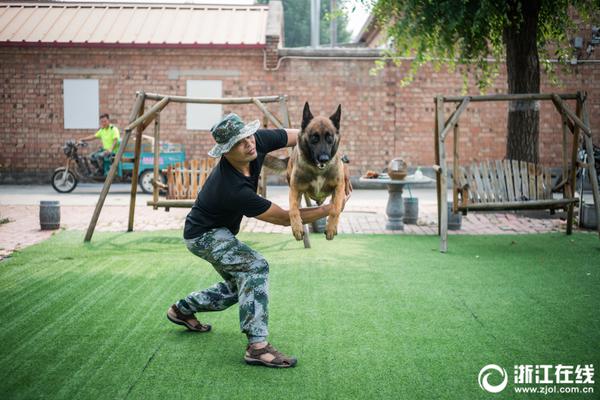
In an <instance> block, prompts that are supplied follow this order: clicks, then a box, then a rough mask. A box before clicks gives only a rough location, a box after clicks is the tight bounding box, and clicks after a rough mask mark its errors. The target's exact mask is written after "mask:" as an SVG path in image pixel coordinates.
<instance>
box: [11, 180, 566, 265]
mask: <svg viewBox="0 0 600 400" xmlns="http://www.w3.org/2000/svg"><path fill="white" fill-rule="evenodd" d="M101 188H102V186H101V185H100V184H82V185H80V186H79V187H77V189H75V191H74V192H72V193H69V194H59V193H56V192H54V190H53V189H52V188H51V187H50V185H30V186H18V185H2V186H0V219H3V218H8V220H9V222H8V223H4V224H1V225H0V259H1V258H3V257H6V256H7V255H9V254H10V253H11V252H13V251H14V250H18V249H22V248H24V247H26V246H29V245H31V244H34V243H37V242H40V241H42V240H45V239H47V238H48V237H50V236H51V235H52V234H53V232H50V231H42V230H40V226H39V202H40V200H59V201H60V203H61V227H62V228H63V229H69V230H81V231H85V230H86V229H87V226H88V224H89V221H90V219H91V216H92V213H93V211H94V206H95V204H96V201H97V199H98V195H99V193H100V190H101ZM412 195H413V196H415V197H418V198H419V220H418V221H417V224H416V225H405V230H404V231H403V232H399V231H390V230H386V229H385V223H386V217H385V206H386V201H387V192H386V191H385V190H358V189H356V190H354V192H353V194H352V198H351V199H350V200H349V202H348V204H347V205H346V208H345V210H344V212H343V213H342V216H341V218H340V225H339V227H338V232H339V233H356V234H363V233H382V234H394V235H396V234H425V235H433V234H436V233H437V206H436V200H435V191H434V189H413V190H412ZM287 196H288V189H287V187H282V186H269V187H268V196H267V197H268V198H269V199H270V200H271V201H273V202H274V203H276V204H278V205H280V206H281V207H283V208H287V206H288V197H287ZM148 200H150V196H149V195H146V194H143V193H138V195H137V202H136V213H135V225H134V230H136V231H149V230H162V229H175V230H182V229H183V225H184V221H185V216H186V215H187V213H188V210H187V209H177V208H172V209H171V210H170V211H169V212H166V211H164V210H163V209H159V210H153V209H152V208H151V207H148V206H146V201H148ZM128 204H129V185H127V184H115V185H113V187H112V188H111V192H110V194H109V196H108V197H107V200H106V203H105V205H104V208H103V210H102V213H101V214H100V218H99V220H98V224H97V225H96V231H121V232H124V231H126V230H127V220H128V213H129V206H128ZM564 225H565V223H564V221H562V220H561V219H560V218H559V216H558V215H556V216H554V218H552V219H539V218H529V217H524V216H520V215H517V214H515V213H510V212H508V213H470V214H469V215H467V216H466V217H463V220H462V228H461V229H460V230H458V231H451V232H450V234H507V233H512V234H515V233H541V232H553V231H564ZM241 230H242V231H243V232H273V233H290V235H291V231H290V228H289V227H283V226H277V225H272V224H269V223H266V222H262V221H259V220H257V219H254V218H250V219H248V218H244V219H243V221H242V227H241ZM82 235H83V234H82Z"/></svg>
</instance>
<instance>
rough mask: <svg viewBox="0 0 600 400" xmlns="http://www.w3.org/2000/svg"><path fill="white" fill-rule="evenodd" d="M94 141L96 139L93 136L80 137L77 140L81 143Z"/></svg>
mask: <svg viewBox="0 0 600 400" xmlns="http://www.w3.org/2000/svg"><path fill="white" fill-rule="evenodd" d="M94 139H97V138H96V135H95V134H94V135H90V136H85V137H82V138H81V139H79V140H80V141H82V142H89V141H90V140H94Z"/></svg>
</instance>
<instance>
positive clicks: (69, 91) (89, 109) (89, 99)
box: [63, 79, 100, 129]
mask: <svg viewBox="0 0 600 400" xmlns="http://www.w3.org/2000/svg"><path fill="white" fill-rule="evenodd" d="M98 97H99V95H98V80H97V79H65V80H63V99H64V121H65V122H64V124H65V129H97V128H98V119H99V116H100V115H99V111H98V109H99V106H98Z"/></svg>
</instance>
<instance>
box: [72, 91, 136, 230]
mask: <svg viewBox="0 0 600 400" xmlns="http://www.w3.org/2000/svg"><path fill="white" fill-rule="evenodd" d="M143 104H144V92H140V93H139V94H138V95H137V98H136V100H135V104H134V105H133V110H131V114H130V116H129V120H130V121H133V120H134V119H135V117H136V115H138V113H139V112H140V109H143ZM130 136H131V129H126V130H125V137H124V138H123V141H122V142H121V145H120V146H119V151H117V155H116V156H115V159H114V161H113V163H112V165H111V166H110V170H109V171H108V175H107V176H106V179H105V180H104V186H102V191H101V192H100V197H99V198H98V202H97V203H96V208H95V209H94V213H93V214H92V219H91V220H90V224H89V225H88V229H87V232H86V234H85V238H84V239H83V241H84V242H89V241H90V240H92V236H93V235H94V229H96V224H97V223H98V218H99V217H100V212H101V211H102V207H103V206H104V201H105V200H106V196H107V195H108V191H109V189H110V185H111V184H112V181H113V179H114V178H115V174H116V173H117V166H118V165H119V162H120V161H121V157H122V156H123V152H124V151H125V147H127V143H128V142H129V137H130Z"/></svg>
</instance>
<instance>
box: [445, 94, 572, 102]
mask: <svg viewBox="0 0 600 400" xmlns="http://www.w3.org/2000/svg"><path fill="white" fill-rule="evenodd" d="M553 95H554V94H545V93H522V94H490V95H482V96H446V97H444V98H443V101H444V102H446V103H460V102H461V101H463V100H464V99H465V98H466V97H468V98H469V99H470V100H471V101H510V100H552V96H553ZM556 96H558V97H559V98H561V99H564V100H575V99H577V94H576V93H563V94H557V95H556Z"/></svg>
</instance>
